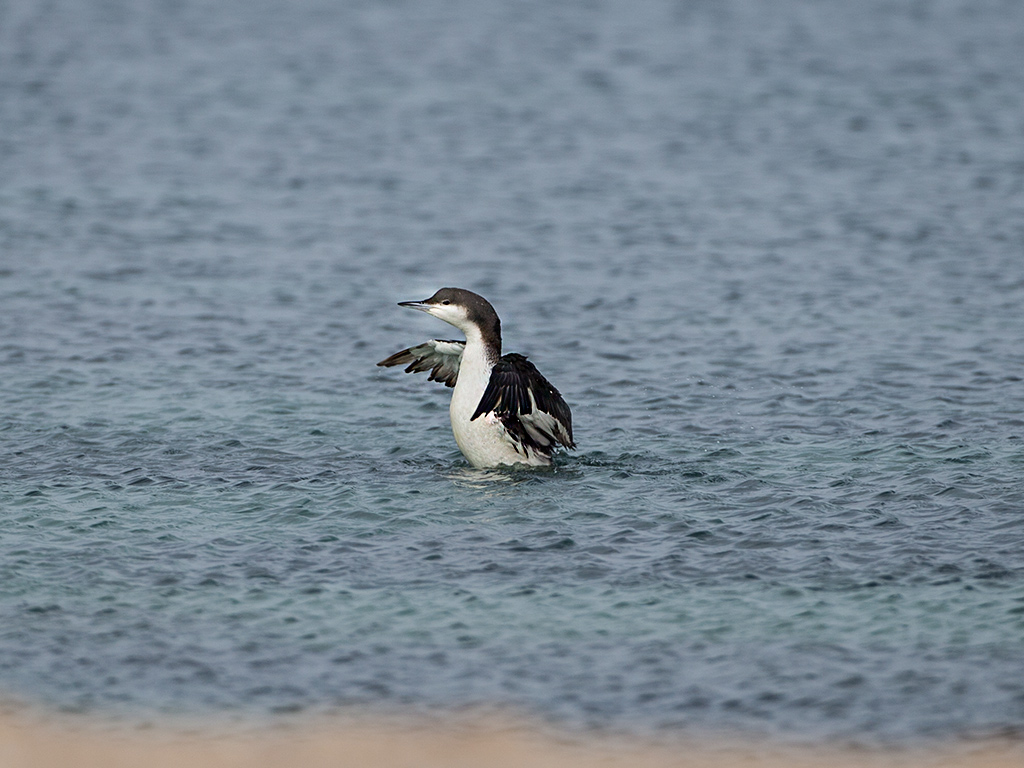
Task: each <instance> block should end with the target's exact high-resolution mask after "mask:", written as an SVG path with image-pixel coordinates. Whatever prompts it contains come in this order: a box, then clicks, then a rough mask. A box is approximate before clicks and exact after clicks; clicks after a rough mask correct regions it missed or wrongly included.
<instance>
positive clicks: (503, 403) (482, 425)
mask: <svg viewBox="0 0 1024 768" xmlns="http://www.w3.org/2000/svg"><path fill="white" fill-rule="evenodd" d="M400 306H403V307H411V308H413V309H419V310H421V311H423V312H427V313H429V314H431V315H433V316H434V317H437V318H439V319H441V320H444V321H445V322H447V323H450V324H452V325H454V326H455V327H456V328H458V329H459V330H461V331H462V332H463V333H465V334H466V340H465V341H453V340H448V339H430V340H429V341H427V342H425V343H423V344H419V345H417V346H415V347H410V348H409V349H403V350H402V351H401V352H397V353H395V354H393V355H391V356H390V357H388V358H387V359H385V360H381V361H380V362H379V363H377V365H381V366H394V365H404V366H406V369H405V370H406V373H420V372H424V371H430V376H429V377H428V378H429V379H430V380H432V381H440V382H442V383H443V384H445V385H446V386H449V387H454V390H455V391H454V392H453V393H452V402H451V407H450V409H449V412H450V415H451V421H452V432H453V433H454V434H455V442H456V443H458V445H459V449H460V450H461V451H462V453H463V455H465V457H466V458H467V459H468V460H469V462H470V463H471V464H473V465H474V466H476V467H495V466H501V465H510V464H529V465H532V466H544V465H547V464H550V463H551V454H552V453H553V452H554V451H555V449H556V448H557V447H558V446H559V445H561V446H564V447H566V448H575V447H576V444H575V443H574V442H573V437H572V413H571V412H570V411H569V406H568V405H566V403H565V400H563V399H562V396H561V394H559V392H558V390H557V389H555V388H554V386H552V384H551V382H549V381H548V380H547V379H545V378H544V377H543V376H542V375H541V373H540V371H538V370H537V368H536V367H535V366H534V365H533V363H531V362H530V361H529V360H527V359H526V358H525V357H523V356H522V355H517V354H515V353H510V354H507V355H504V356H502V354H501V321H500V320H499V319H498V315H497V313H496V312H495V311H494V307H492V306H491V305H490V303H489V302H488V301H487V300H486V299H485V298H483V297H482V296H479V295H477V294H475V293H473V292H471V291H466V290H463V289H461V288H442V289H441V290H439V291H438V292H437V293H435V294H434V295H433V296H431V297H430V298H429V299H426V300H425V301H403V302H400Z"/></svg>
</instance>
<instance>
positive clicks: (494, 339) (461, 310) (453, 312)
mask: <svg viewBox="0 0 1024 768" xmlns="http://www.w3.org/2000/svg"><path fill="white" fill-rule="evenodd" d="M399 306H401V307H412V308H413V309H419V310H421V311H423V312H426V313H428V314H431V315H433V316H434V317H436V318H438V319H440V320H444V321H445V322H446V323H451V324H452V325H454V326H455V327H456V328H458V329H459V330H460V331H462V332H463V333H465V334H466V338H469V336H470V334H472V333H474V332H475V331H479V332H480V335H481V336H483V338H484V341H485V343H488V344H490V345H492V346H497V348H498V350H499V353H500V350H501V321H500V320H499V319H498V313H497V312H495V311H494V307H492V306H491V303H490V302H489V301H488V300H487V299H485V298H484V297H483V296H480V295H479V294H476V293H473V292H472V291H467V290H465V289H463V288H442V289H441V290H439V291H438V292H437V293H435V294H434V295H433V296H431V297H430V298H429V299H425V300H424V301H401V302H399Z"/></svg>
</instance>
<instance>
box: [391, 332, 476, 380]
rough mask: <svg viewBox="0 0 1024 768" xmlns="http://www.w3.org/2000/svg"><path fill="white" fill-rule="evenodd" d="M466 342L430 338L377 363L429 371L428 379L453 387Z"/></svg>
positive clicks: (409, 370) (410, 370)
mask: <svg viewBox="0 0 1024 768" xmlns="http://www.w3.org/2000/svg"><path fill="white" fill-rule="evenodd" d="M465 348H466V342H464V341H453V340H451V339H430V340H429V341H426V342H424V343H423V344H419V345H417V346H415V347H409V348H408V349H403V350H402V351H401V352H396V353H395V354H393V355H391V357H388V358H385V359H384V360H381V361H380V362H379V363H377V365H382V366H384V367H386V368H389V367H391V366H394V365H405V366H408V367H407V368H406V369H405V372H406V373H422V372H424V371H430V375H429V376H428V377H427V378H428V379H429V380H430V381H440V382H442V383H443V384H444V385H445V386H447V387H454V386H455V382H456V381H457V380H458V378H459V365H460V364H461V363H462V352H463V350H464V349H465Z"/></svg>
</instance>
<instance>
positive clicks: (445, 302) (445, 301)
mask: <svg viewBox="0 0 1024 768" xmlns="http://www.w3.org/2000/svg"><path fill="white" fill-rule="evenodd" d="M441 303H442V304H451V302H450V301H448V299H445V300H444V301H442V302H441Z"/></svg>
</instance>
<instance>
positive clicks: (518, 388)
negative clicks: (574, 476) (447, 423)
mask: <svg viewBox="0 0 1024 768" xmlns="http://www.w3.org/2000/svg"><path fill="white" fill-rule="evenodd" d="M491 412H493V413H494V415H495V416H497V417H498V418H499V419H501V423H502V424H503V425H504V427H505V429H506V431H507V432H508V433H509V435H511V436H512V438H513V439H515V440H517V441H519V442H520V443H521V444H522V445H523V447H524V448H532V449H534V450H535V451H538V452H540V453H543V454H545V455H548V456H550V455H551V452H552V451H553V450H554V449H555V448H556V447H557V445H559V444H561V445H564V446H565V447H566V448H575V447H576V443H574V442H573V439H572V413H571V412H570V411H569V406H568V405H566V404H565V400H563V399H562V396H561V395H560V394H559V392H558V390H557V389H555V388H554V387H553V386H552V385H551V382H549V381H548V380H547V379H545V378H544V377H543V376H541V373H540V371H538V370H537V368H536V367H535V366H534V364H533V363H531V362H530V361H529V360H527V359H526V358H525V357H523V356H522V355H516V354H508V355H505V356H503V357H502V358H501V360H499V361H498V362H497V364H495V366H494V368H492V369H491V378H490V381H489V382H488V383H487V389H485V390H484V394H483V397H481V398H480V404H479V405H478V406H477V407H476V411H475V412H474V413H473V416H472V419H475V418H477V417H478V416H481V415H483V414H485V413H491ZM472 419H470V420H471V421H472Z"/></svg>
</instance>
